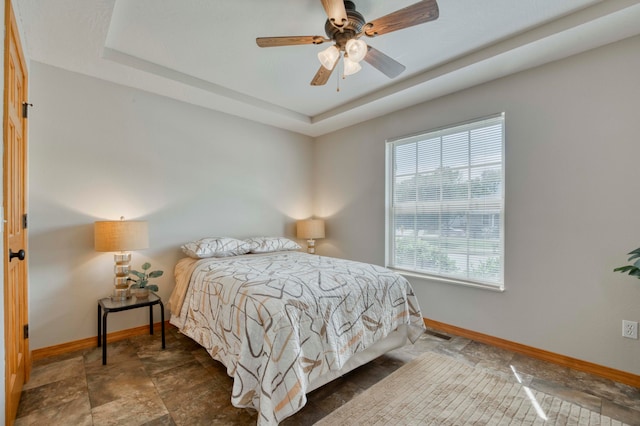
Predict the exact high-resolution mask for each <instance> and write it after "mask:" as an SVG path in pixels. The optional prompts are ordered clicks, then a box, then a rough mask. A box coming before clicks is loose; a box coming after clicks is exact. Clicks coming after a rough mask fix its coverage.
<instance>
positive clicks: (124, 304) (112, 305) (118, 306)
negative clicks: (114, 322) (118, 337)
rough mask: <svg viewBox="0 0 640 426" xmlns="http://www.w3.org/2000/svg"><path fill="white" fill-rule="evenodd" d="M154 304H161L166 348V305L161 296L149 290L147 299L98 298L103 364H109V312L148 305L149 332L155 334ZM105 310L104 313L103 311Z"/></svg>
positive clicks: (99, 344) (99, 336)
mask: <svg viewBox="0 0 640 426" xmlns="http://www.w3.org/2000/svg"><path fill="white" fill-rule="evenodd" d="M153 305H160V318H161V320H162V322H161V328H162V349H164V348H165V342H164V305H163V304H162V299H161V298H160V296H158V295H157V294H155V293H152V292H149V297H148V298H146V299H137V298H136V297H135V296H134V297H131V298H129V299H126V300H122V301H112V300H111V298H110V297H105V298H104V299H100V300H98V347H99V346H102V365H107V315H108V314H109V312H120V311H128V310H129V309H136V308H142V307H145V306H148V307H149V334H153ZM103 310H104V313H103V312H102V311H103Z"/></svg>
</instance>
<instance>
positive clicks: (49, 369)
mask: <svg viewBox="0 0 640 426" xmlns="http://www.w3.org/2000/svg"><path fill="white" fill-rule="evenodd" d="M84 375H85V373H84V360H83V358H82V357H81V356H76V357H74V358H70V359H66V360H61V361H58V362H53V363H47V364H44V365H35V366H34V367H33V369H32V370H31V377H30V378H29V381H28V382H27V383H26V384H25V385H24V387H23V389H24V390H28V389H33V388H37V387H38V386H42V385H46V384H49V383H53V382H57V381H60V380H64V379H68V378H70V377H80V378H84Z"/></svg>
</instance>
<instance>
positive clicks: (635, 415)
mask: <svg viewBox="0 0 640 426" xmlns="http://www.w3.org/2000/svg"><path fill="white" fill-rule="evenodd" d="M600 414H602V415H603V416H607V417H611V418H612V419H616V420H619V421H621V422H624V423H626V424H629V425H632V426H640V411H639V410H634V409H632V408H629V407H625V406H622V405H618V404H615V403H613V402H611V401H607V400H606V399H605V400H603V401H602V411H601V413H600Z"/></svg>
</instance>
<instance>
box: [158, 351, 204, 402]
mask: <svg viewBox="0 0 640 426" xmlns="http://www.w3.org/2000/svg"><path fill="white" fill-rule="evenodd" d="M152 380H153V383H154V385H155V387H156V389H157V390H158V393H159V394H160V395H161V396H163V397H164V396H165V395H168V394H172V393H175V392H189V390H190V389H191V388H192V387H193V386H196V385H199V384H200V383H203V382H208V381H212V380H215V376H214V373H211V372H209V371H207V370H205V369H203V368H202V364H200V363H199V362H198V361H196V360H195V359H193V360H192V361H191V362H188V363H186V364H182V365H178V366H177V367H174V368H171V369H169V370H165V371H163V372H161V373H160V374H158V375H157V376H155V377H153V378H152Z"/></svg>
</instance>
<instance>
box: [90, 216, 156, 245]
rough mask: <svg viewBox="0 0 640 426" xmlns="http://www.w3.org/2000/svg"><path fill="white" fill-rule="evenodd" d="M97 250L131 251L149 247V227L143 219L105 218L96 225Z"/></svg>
mask: <svg viewBox="0 0 640 426" xmlns="http://www.w3.org/2000/svg"><path fill="white" fill-rule="evenodd" d="M94 236H95V250H96V251H131V250H141V249H146V248H148V247H149V227H148V225H147V222H146V221H141V220H105V221H98V222H96V223H95V226H94Z"/></svg>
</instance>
